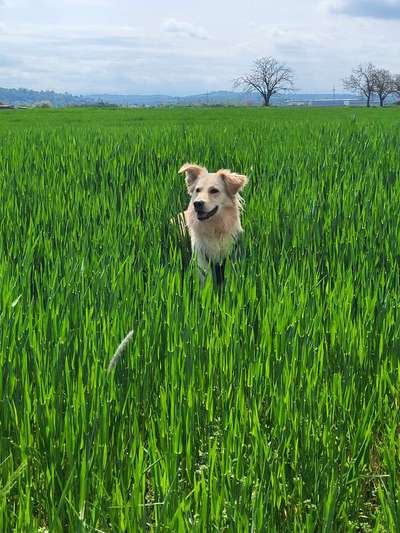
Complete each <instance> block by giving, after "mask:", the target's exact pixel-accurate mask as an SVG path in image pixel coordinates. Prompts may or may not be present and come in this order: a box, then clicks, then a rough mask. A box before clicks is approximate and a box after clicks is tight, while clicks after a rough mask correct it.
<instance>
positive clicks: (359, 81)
mask: <svg viewBox="0 0 400 533" xmlns="http://www.w3.org/2000/svg"><path fill="white" fill-rule="evenodd" d="M233 83H234V87H235V88H241V89H242V90H243V91H245V92H247V93H253V94H254V93H256V94H257V93H258V94H259V95H260V96H261V98H262V102H263V105H265V106H269V105H270V102H271V98H272V96H274V95H276V94H279V93H285V92H288V91H293V90H294V75H293V70H292V69H291V68H290V67H288V66H287V65H285V64H284V63H280V62H279V61H277V60H276V59H275V58H273V57H260V58H258V59H256V60H255V61H254V63H253V68H252V70H251V71H250V72H249V73H248V74H245V75H244V76H240V77H239V78H236V79H235V80H234V82H233ZM343 87H344V88H345V89H346V90H348V91H351V92H354V93H357V94H359V95H361V96H363V97H365V98H366V102H367V106H368V107H370V105H371V102H372V99H373V97H374V96H377V97H378V99H379V104H380V105H381V106H383V105H384V103H385V100H386V99H387V98H388V97H389V96H398V97H399V98H400V74H397V75H394V74H392V73H391V72H389V71H388V70H386V69H384V68H377V67H375V66H374V65H372V64H371V63H369V64H368V65H366V66H363V65H359V66H358V67H356V68H354V69H353V72H352V73H351V75H350V76H349V77H348V78H345V79H344V80H343Z"/></svg>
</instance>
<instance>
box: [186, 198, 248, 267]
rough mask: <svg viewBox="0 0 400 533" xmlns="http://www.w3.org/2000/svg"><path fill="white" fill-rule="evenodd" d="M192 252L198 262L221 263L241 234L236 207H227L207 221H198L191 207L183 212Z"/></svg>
mask: <svg viewBox="0 0 400 533" xmlns="http://www.w3.org/2000/svg"><path fill="white" fill-rule="evenodd" d="M185 216H186V223H187V226H188V229H189V233H190V238H191V242H192V249H193V252H194V253H195V254H196V255H197V257H198V259H199V262H200V263H203V264H204V266H205V264H206V263H208V262H209V261H210V260H211V261H216V262H220V261H223V260H224V259H225V258H226V257H227V255H228V254H229V252H230V251H231V249H232V246H233V244H234V242H235V240H236V239H237V237H238V236H239V235H240V233H241V232H242V226H241V223H240V211H239V208H238V206H232V207H231V206H229V207H225V208H223V209H221V211H220V212H219V213H217V214H216V215H214V216H213V217H212V218H210V219H209V220H205V221H200V220H198V219H197V215H196V213H195V211H194V209H193V208H192V207H189V209H188V210H187V211H186V212H185Z"/></svg>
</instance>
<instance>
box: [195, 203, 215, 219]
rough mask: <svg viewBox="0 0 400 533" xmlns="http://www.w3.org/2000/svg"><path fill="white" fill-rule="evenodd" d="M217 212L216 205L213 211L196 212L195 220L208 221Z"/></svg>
mask: <svg viewBox="0 0 400 533" xmlns="http://www.w3.org/2000/svg"><path fill="white" fill-rule="evenodd" d="M217 211H218V206H217V205H216V206H215V207H214V209H211V211H196V215H197V219H198V220H208V219H209V218H211V217H212V216H214V215H215V213H216V212H217Z"/></svg>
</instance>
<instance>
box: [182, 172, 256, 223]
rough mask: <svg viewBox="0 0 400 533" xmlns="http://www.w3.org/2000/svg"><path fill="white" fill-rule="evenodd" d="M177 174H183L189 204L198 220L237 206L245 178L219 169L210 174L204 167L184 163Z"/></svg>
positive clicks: (207, 218) (206, 218)
mask: <svg viewBox="0 0 400 533" xmlns="http://www.w3.org/2000/svg"><path fill="white" fill-rule="evenodd" d="M179 172H185V175H186V185H187V188H188V192H189V194H190V196H191V204H192V205H193V209H194V210H195V212H196V216H197V219H198V220H201V221H204V220H209V219H210V218H212V217H213V216H214V215H216V214H217V213H219V212H220V211H222V210H223V209H224V208H227V207H234V206H237V205H238V202H239V200H240V196H239V193H240V191H241V190H242V189H243V187H244V186H245V185H246V183H247V177H246V176H242V175H240V174H235V173H234V172H231V171H230V170H225V169H221V170H218V172H215V173H210V172H208V170H207V169H206V168H204V167H200V166H199V165H193V164H191V163H186V165H183V167H181V168H180V170H179Z"/></svg>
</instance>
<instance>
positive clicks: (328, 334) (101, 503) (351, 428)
mask: <svg viewBox="0 0 400 533" xmlns="http://www.w3.org/2000/svg"><path fill="white" fill-rule="evenodd" d="M399 139H400V109H394V108H390V109H389V108H388V109H382V110H381V109H369V110H368V109H287V110H284V109H208V110H203V109H176V110H174V109H163V110H125V111H124V110H116V111H114V110H65V111H62V110H60V111H57V110H34V111H30V110H27V111H9V112H7V111H3V112H1V113H0V202H1V207H0V252H1V255H0V365H1V370H2V375H1V379H0V531H4V532H11V531H17V532H37V531H38V530H40V528H43V529H41V531H46V530H48V531H51V532H53V531H55V532H64V531H71V532H95V531H100V532H122V531H126V532H129V533H130V532H136V531H138V532H139V531H147V530H148V531H173V532H175V531H179V532H180V531H182V532H183V531H199V532H202V531H221V532H228V531H229V532H230V531H232V532H236V531H238V532H239V531H244V532H245V531H246V532H247V531H248V532H275V531H277V532H280V531H287V532H303V531H307V532H335V533H336V532H352V531H354V532H392V531H393V532H395V531H400V500H399V497H400V496H399V494H400V268H399V265H400V225H399V204H400V159H399ZM186 161H192V162H196V163H199V164H202V165H205V166H207V167H208V168H209V169H210V170H216V169H218V168H221V167H222V168H231V169H232V170H234V171H236V172H240V173H245V174H248V176H249V178H250V182H249V185H248V187H247V188H246V189H245V192H244V196H245V200H246V209H245V211H244V213H243V226H244V229H245V235H244V253H243V254H242V256H241V257H240V258H239V259H238V260H237V262H236V263H235V264H231V263H229V264H228V266H227V282H226V285H225V287H224V291H223V293H222V294H219V293H218V292H217V291H215V290H214V289H213V287H212V284H211V282H210V280H208V281H207V283H206V286H205V288H204V289H201V288H200V287H199V284H198V279H197V276H196V273H195V272H194V269H193V268H192V265H191V264H190V262H189V259H190V250H189V248H188V242H187V241H182V240H181V238H180V236H179V233H178V230H177V228H175V227H171V226H170V225H169V223H168V221H169V219H170V218H171V217H172V216H174V215H176V214H177V213H179V212H180V211H181V210H182V209H183V208H184V207H185V205H186V204H187V202H188V197H187V195H186V191H185V187H184V180H183V178H182V176H179V175H178V174H177V170H178V168H179V167H180V166H181V165H182V163H184V162H186ZM132 328H133V329H134V331H135V337H134V342H132V344H131V345H130V347H129V349H128V350H127V352H126V354H125V356H124V358H123V359H122V360H121V362H120V364H119V366H118V367H117V369H116V371H115V372H113V373H112V374H111V375H107V372H106V368H107V364H108V362H109V359H110V357H111V356H112V354H113V352H114V350H115V348H116V347H117V345H118V343H119V342H120V340H121V339H122V338H123V337H124V336H125V334H126V333H127V332H128V331H129V330H130V329H132Z"/></svg>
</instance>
